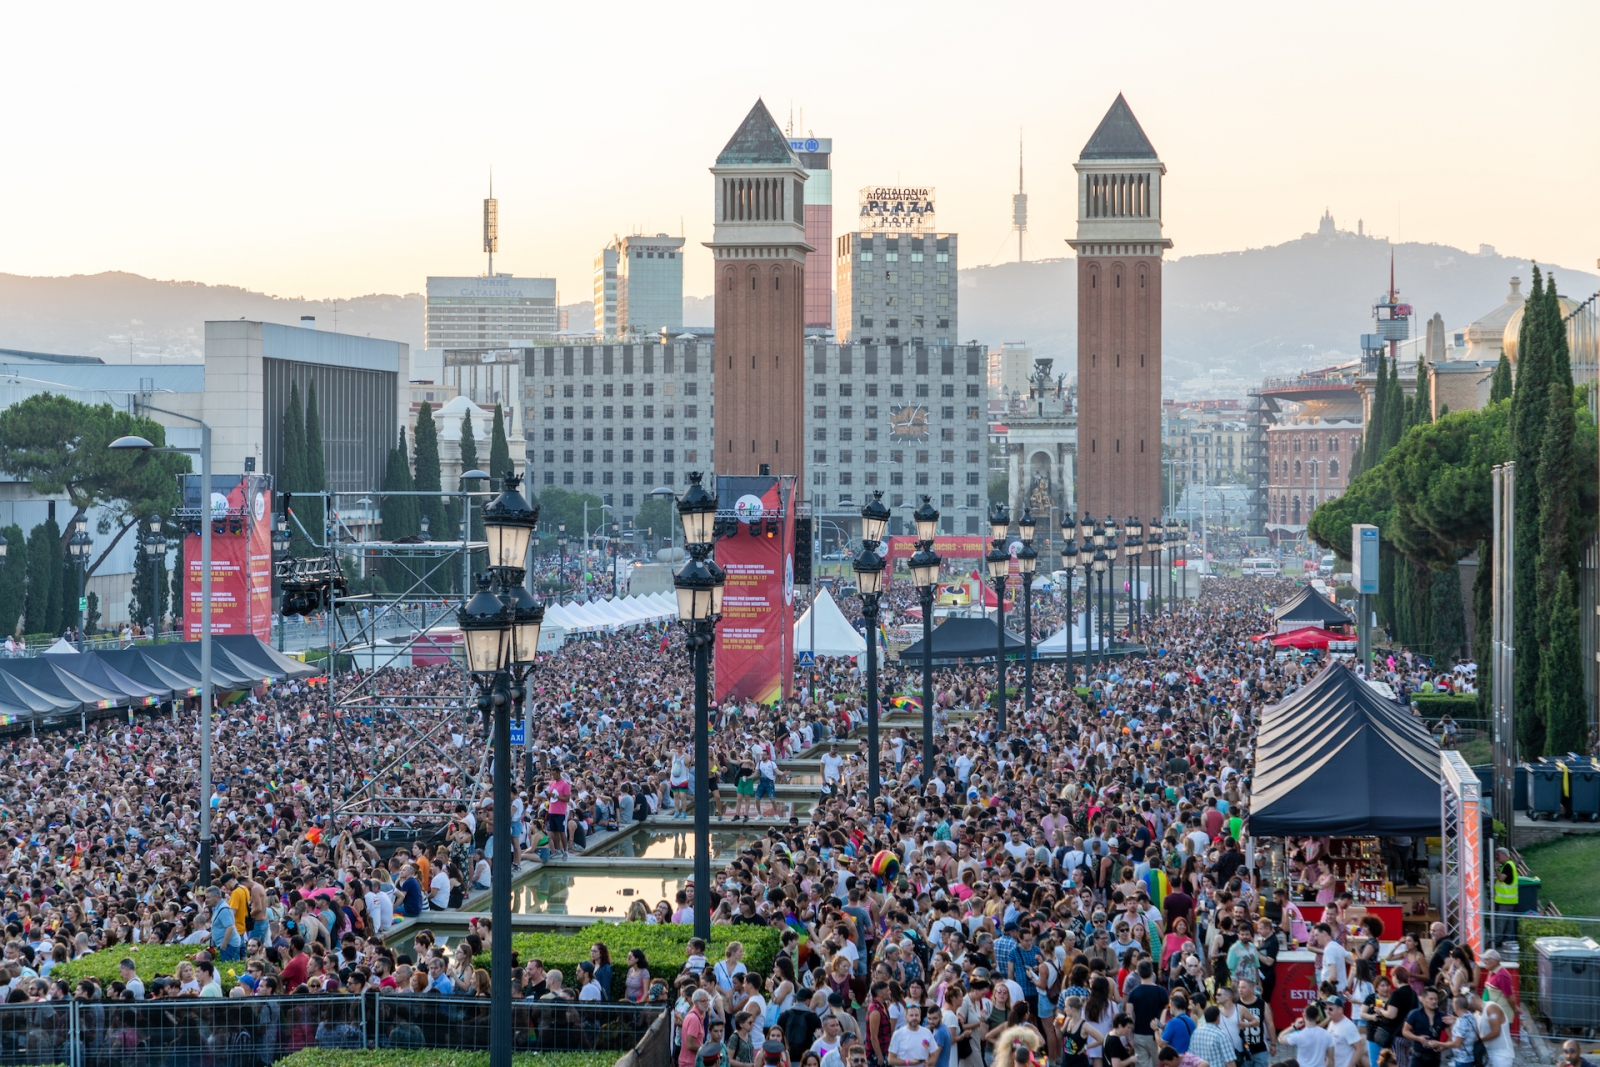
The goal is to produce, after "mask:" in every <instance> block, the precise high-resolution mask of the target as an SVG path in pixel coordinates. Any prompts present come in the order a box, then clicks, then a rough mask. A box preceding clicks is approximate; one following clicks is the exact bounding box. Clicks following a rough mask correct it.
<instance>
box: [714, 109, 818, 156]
mask: <svg viewBox="0 0 1600 1067" xmlns="http://www.w3.org/2000/svg"><path fill="white" fill-rule="evenodd" d="M730 163H731V164H739V163H747V164H762V163H770V164H775V165H778V166H784V165H793V166H796V167H798V166H799V165H800V160H799V159H798V158H797V157H796V156H795V154H794V152H793V151H791V150H790V148H789V139H788V138H787V137H785V136H784V135H783V131H782V130H780V129H778V124H777V123H776V122H774V121H773V120H772V112H770V111H768V110H767V105H766V104H764V103H762V102H761V100H759V99H758V100H756V106H755V107H753V108H751V109H750V114H748V115H746V116H745V117H744V121H743V122H741V123H740V124H739V128H738V130H736V131H735V132H734V135H733V136H732V137H731V138H730V139H729V140H728V144H727V146H726V147H724V148H723V150H722V154H721V155H719V156H718V157H717V165H718V166H719V167H720V166H725V165H727V164H730Z"/></svg>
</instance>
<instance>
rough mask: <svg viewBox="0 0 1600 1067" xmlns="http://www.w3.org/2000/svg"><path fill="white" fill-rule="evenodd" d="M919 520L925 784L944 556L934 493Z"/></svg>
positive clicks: (929, 771)
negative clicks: (936, 601)
mask: <svg viewBox="0 0 1600 1067" xmlns="http://www.w3.org/2000/svg"><path fill="white" fill-rule="evenodd" d="M911 517H912V520H913V521H915V522H916V524H917V551H916V554H915V555H913V556H912V557H911V581H912V584H914V585H915V586H916V587H917V593H918V594H919V595H920V596H921V598H922V774H923V778H924V788H926V781H927V780H931V779H932V777H933V592H934V590H935V589H937V588H938V586H939V563H940V559H939V557H938V555H937V554H935V553H934V551H933V539H934V536H935V535H936V534H937V533H938V531H939V512H938V511H937V510H936V509H935V508H934V506H933V497H931V496H928V495H926V494H924V495H923V497H922V506H921V507H920V508H918V509H917V510H916V511H915V512H913V513H912V516H911Z"/></svg>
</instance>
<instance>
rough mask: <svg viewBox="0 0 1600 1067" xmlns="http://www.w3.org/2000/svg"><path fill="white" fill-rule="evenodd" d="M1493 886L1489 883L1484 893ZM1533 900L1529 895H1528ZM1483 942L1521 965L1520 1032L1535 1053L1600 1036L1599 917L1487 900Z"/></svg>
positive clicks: (1589, 1045) (1592, 1043)
mask: <svg viewBox="0 0 1600 1067" xmlns="http://www.w3.org/2000/svg"><path fill="white" fill-rule="evenodd" d="M1490 892H1492V890H1491V889H1490V888H1489V887H1485V893H1484V895H1485V897H1486V898H1487V897H1488V896H1489V894H1490ZM1526 903H1527V904H1531V903H1532V900H1531V895H1530V899H1529V900H1527V901H1526ZM1484 909H1485V916H1484V932H1485V935H1486V936H1485V938H1484V945H1485V947H1489V946H1498V948H1499V952H1500V955H1501V958H1502V959H1503V961H1504V962H1505V964H1507V965H1508V966H1514V967H1516V968H1517V977H1518V981H1517V983H1516V988H1517V993H1518V999H1517V1007H1518V1009H1519V1014H1520V1015H1521V1027H1520V1029H1521V1033H1520V1035H1519V1037H1520V1039H1521V1042H1522V1043H1523V1045H1524V1046H1525V1050H1526V1051H1527V1052H1529V1053H1530V1054H1531V1058H1532V1059H1541V1058H1542V1059H1545V1060H1546V1061H1548V1060H1551V1059H1555V1058H1558V1054H1559V1051H1560V1046H1561V1043H1562V1042H1563V1041H1566V1040H1568V1039H1576V1040H1578V1041H1579V1042H1580V1043H1581V1047H1582V1048H1583V1050H1584V1051H1585V1052H1589V1051H1591V1050H1593V1049H1595V1048H1596V1046H1597V1039H1600V919H1596V918H1586V917H1569V916H1564V915H1540V914H1532V913H1526V912H1524V913H1515V912H1509V911H1498V910H1495V905H1494V903H1493V901H1492V900H1486V901H1485V904H1484Z"/></svg>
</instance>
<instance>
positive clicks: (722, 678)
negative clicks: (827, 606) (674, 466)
mask: <svg viewBox="0 0 1600 1067" xmlns="http://www.w3.org/2000/svg"><path fill="white" fill-rule="evenodd" d="M793 492H794V488H793V485H792V482H790V480H788V479H785V480H784V481H783V482H782V483H781V484H780V482H779V480H778V479H777V478H773V477H759V476H758V477H740V476H732V475H725V476H722V477H719V478H718V479H717V499H718V504H719V508H720V510H721V511H722V513H723V514H724V515H726V514H728V513H729V512H732V514H733V515H734V516H735V517H736V519H737V521H738V532H737V533H736V534H734V535H733V536H732V537H724V538H719V539H718V540H717V546H716V560H717V565H718V566H720V567H721V568H722V569H723V570H724V571H726V572H727V575H728V578H727V584H726V586H725V587H724V590H723V596H722V620H721V621H720V622H719V623H717V644H716V660H715V665H714V666H715V676H716V677H715V698H716V700H717V701H718V702H722V701H726V700H754V701H756V702H758V703H761V704H771V703H773V702H774V701H777V700H781V699H783V698H784V697H787V696H789V695H790V694H791V690H792V686H793V684H794V681H793V672H792V671H790V670H789V664H790V662H791V660H792V657H793V655H794V650H793V649H792V648H791V647H790V646H791V645H792V644H793V643H794V635H793V613H792V607H791V605H792V604H793V601H794V509H793V508H791V507H786V506H784V505H786V504H787V503H788V500H787V497H789V496H790V495H791V494H792V493H793ZM724 521H726V519H724Z"/></svg>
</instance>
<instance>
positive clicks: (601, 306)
mask: <svg viewBox="0 0 1600 1067" xmlns="http://www.w3.org/2000/svg"><path fill="white" fill-rule="evenodd" d="M620 243H621V238H618V239H616V240H614V241H612V242H611V243H610V244H608V245H606V246H605V247H604V248H602V249H601V250H600V254H599V255H597V256H595V257H594V332H595V334H596V335H598V336H600V337H603V338H605V339H606V340H608V341H609V340H612V339H613V338H615V337H616V336H617V256H618V252H617V245H618V244H620Z"/></svg>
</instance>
